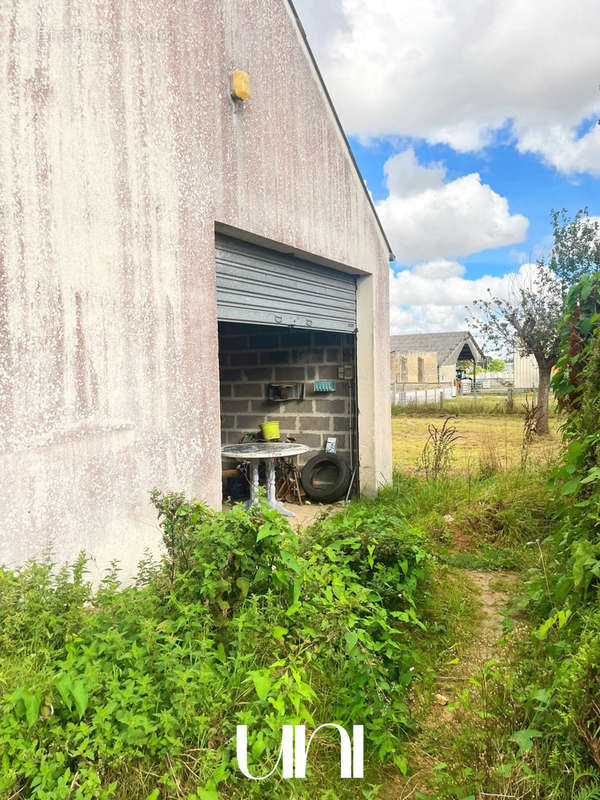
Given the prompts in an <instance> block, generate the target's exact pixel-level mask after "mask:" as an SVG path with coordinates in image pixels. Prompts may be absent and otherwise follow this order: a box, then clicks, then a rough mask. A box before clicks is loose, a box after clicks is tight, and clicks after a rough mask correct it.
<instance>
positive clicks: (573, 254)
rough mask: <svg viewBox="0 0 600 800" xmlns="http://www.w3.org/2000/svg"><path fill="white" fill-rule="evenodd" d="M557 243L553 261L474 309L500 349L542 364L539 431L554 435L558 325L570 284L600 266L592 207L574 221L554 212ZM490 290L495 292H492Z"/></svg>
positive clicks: (543, 263) (528, 272) (545, 261)
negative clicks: (552, 417) (551, 396)
mask: <svg viewBox="0 0 600 800" xmlns="http://www.w3.org/2000/svg"><path fill="white" fill-rule="evenodd" d="M551 220H552V234H553V245H552V250H551V253H550V256H549V258H548V259H539V260H538V261H537V263H536V264H535V265H531V267H530V268H529V269H528V270H526V271H525V274H521V275H519V276H518V277H515V280H514V282H513V285H512V286H511V290H510V292H509V293H508V296H507V297H506V298H503V297H498V296H496V295H493V294H492V293H491V291H490V292H489V298H487V299H485V300H476V301H475V302H474V305H475V311H474V312H473V311H471V320H472V322H473V324H474V326H475V327H476V328H477V329H478V330H479V331H480V333H481V334H482V335H483V336H484V337H485V338H486V339H487V341H488V343H489V344H490V346H491V347H493V348H495V349H506V348H508V349H509V350H512V349H513V348H516V349H517V350H518V351H519V352H520V354H521V355H523V356H528V355H532V356H533V357H534V358H535V360H536V363H537V365H538V370H539V389H538V402H537V407H536V424H535V431H536V433H538V434H543V433H548V402H549V393H550V378H551V376H552V368H553V366H554V365H555V364H556V361H557V359H558V355H559V344H560V340H559V334H558V328H559V323H560V320H561V318H562V314H563V310H564V300H565V296H566V293H567V291H568V290H569V287H570V286H571V285H572V284H573V283H574V282H575V281H576V280H578V279H579V278H580V277H581V275H582V274H584V273H585V272H589V271H593V270H595V269H598V268H600V226H599V223H598V221H597V220H596V219H593V218H591V217H589V215H588V211H587V209H584V210H582V211H578V212H577V214H576V215H575V217H574V218H573V219H570V218H569V217H568V215H567V211H566V210H565V209H563V210H562V211H553V212H552V213H551ZM488 291H489V290H488Z"/></svg>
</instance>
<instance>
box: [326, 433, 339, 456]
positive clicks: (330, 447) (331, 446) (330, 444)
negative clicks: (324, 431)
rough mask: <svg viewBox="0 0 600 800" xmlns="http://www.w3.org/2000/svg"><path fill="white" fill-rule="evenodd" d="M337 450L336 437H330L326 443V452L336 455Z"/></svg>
mask: <svg viewBox="0 0 600 800" xmlns="http://www.w3.org/2000/svg"><path fill="white" fill-rule="evenodd" d="M336 450H337V439H336V437H335V436H330V437H329V438H328V439H327V441H326V442H325V452H326V453H335V451H336Z"/></svg>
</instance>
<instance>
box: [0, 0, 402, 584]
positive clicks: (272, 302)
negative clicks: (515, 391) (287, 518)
mask: <svg viewBox="0 0 600 800" xmlns="http://www.w3.org/2000/svg"><path fill="white" fill-rule="evenodd" d="M0 59H1V60H2V75H3V78H2V81H1V82H0V107H1V108H2V114H0V145H1V148H0V504H1V506H2V514H1V515H0V562H3V563H5V564H9V565H15V564H20V563H22V562H24V561H25V560H26V559H27V558H29V557H35V556H39V555H40V554H41V553H42V551H43V550H44V548H45V547H47V546H48V545H52V546H53V547H54V550H55V555H56V558H57V560H59V561H62V560H63V559H65V558H72V557H73V556H74V555H75V554H76V553H77V552H78V551H79V550H80V549H84V550H86V551H87V552H88V553H90V554H92V555H93V556H94V558H95V562H96V564H97V566H98V567H99V568H101V567H103V566H105V565H106V564H107V563H108V561H109V560H110V559H112V558H118V559H119V560H120V561H121V562H122V564H123V566H124V568H125V570H126V571H128V570H131V569H132V567H133V565H134V564H135V563H136V562H137V559H138V558H139V557H140V556H141V555H142V553H143V551H144V549H145V548H147V547H149V548H150V549H151V550H154V551H156V550H157V548H158V545H159V540H160V537H159V529H158V527H157V524H156V519H155V513H154V509H153V508H152V507H151V505H150V503H149V500H148V493H149V491H150V490H151V489H152V488H153V487H158V488H160V489H164V490H181V491H183V492H185V493H186V494H187V495H188V496H195V497H197V498H199V499H202V500H203V501H205V502H207V503H209V504H210V505H212V506H214V507H215V508H218V507H220V505H221V455H220V446H221V442H222V441H231V440H232V439H233V438H234V437H236V436H238V434H240V435H241V434H242V433H243V431H245V430H248V429H252V428H255V427H256V425H257V424H258V422H259V421H260V420H261V419H265V418H268V419H271V418H272V415H273V414H275V417H279V418H281V420H282V422H283V423H284V432H287V431H294V433H295V434H296V436H297V438H298V439H299V440H300V441H302V437H304V438H305V439H306V441H307V443H309V444H310V445H311V446H313V447H319V446H320V445H321V444H322V443H323V441H324V439H325V438H326V437H327V435H331V434H332V433H335V434H337V435H338V436H339V437H340V440H341V443H342V448H341V449H342V451H344V452H345V453H347V455H348V458H351V457H353V458H355V459H356V461H357V462H359V466H360V487H361V490H362V491H363V492H365V493H373V492H375V490H376V488H377V486H378V484H379V483H380V482H382V481H385V480H387V479H389V478H390V475H391V453H390V438H391V435H390V417H389V402H388V387H389V315H388V261H389V258H390V256H391V253H390V248H389V245H388V242H387V240H386V237H385V234H384V232H383V230H382V228H381V225H380V224H379V221H378V219H377V216H376V213H375V211H374V208H373V205H372V203H371V200H370V198H369V195H368V192H367V191H366V188H365V185H364V183H363V180H362V178H361V176H360V174H359V172H358V169H357V167H356V164H355V162H354V159H353V157H352V154H351V152H350V149H349V147H348V143H347V141H346V139H345V136H344V134H343V132H342V129H341V127H340V123H339V121H338V118H337V116H336V113H335V111H334V109H333V107H332V104H331V101H330V98H329V96H328V94H327V91H326V88H325V86H324V85H323V82H322V80H321V76H320V74H319V72H318V69H317V67H316V64H315V62H314V59H313V58H312V55H311V53H310V50H309V48H308V45H307V42H306V40H305V37H304V35H303V31H302V28H301V26H300V24H299V21H298V19H297V17H296V15H295V12H294V9H293V7H292V5H291V3H289V2H287V0H223V1H222V2H219V3H199V2H191V3H172V2H166V0H156V2H153V3H131V4H123V3H120V2H117V0H100V2H97V3H81V2H79V0H56V2H54V3H52V4H48V5H47V6H45V7H44V12H43V14H40V12H39V4H36V3H33V2H31V0H8V4H7V6H6V7H5V10H4V14H3V16H2V19H1V21H0ZM234 73H236V74H235V75H234ZM241 73H246V75H247V76H249V83H250V96H249V97H247V96H246V94H247V93H246V88H247V87H246V85H245V82H246V75H244V74H241ZM232 86H233V88H234V89H235V90H236V91H237V93H238V97H234V96H232ZM244 96H246V98H245V99H242V98H244ZM320 381H328V382H329V384H323V383H319V382H320ZM281 382H292V383H293V382H298V383H303V384H304V394H303V396H302V398H301V399H298V400H294V401H288V402H287V403H285V404H284V403H283V402H281V403H277V402H275V401H274V400H273V399H269V398H271V395H270V392H271V391H272V388H270V387H272V385H274V384H280V383H281ZM315 382H317V383H316V385H315ZM334 384H335V385H334ZM323 386H325V388H326V389H327V388H328V389H329V391H326V392H320V391H319V389H322V388H323ZM290 403H291V404H290ZM294 403H295V404H296V405H293V404H294ZM357 408H360V415H358V414H357V411H356V410H357ZM352 454H354V455H352Z"/></svg>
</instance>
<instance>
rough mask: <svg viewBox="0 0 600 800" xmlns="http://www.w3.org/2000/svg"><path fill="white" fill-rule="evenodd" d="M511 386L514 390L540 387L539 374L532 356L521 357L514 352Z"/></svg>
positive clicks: (517, 352)
mask: <svg viewBox="0 0 600 800" xmlns="http://www.w3.org/2000/svg"><path fill="white" fill-rule="evenodd" d="M513 363H514V373H513V385H514V387H515V389H537V388H538V386H539V385H540V372H539V369H538V365H537V361H536V360H535V358H534V357H533V356H522V355H521V354H520V353H519V351H518V350H515V352H514V362H513Z"/></svg>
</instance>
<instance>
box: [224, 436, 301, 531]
mask: <svg viewBox="0 0 600 800" xmlns="http://www.w3.org/2000/svg"><path fill="white" fill-rule="evenodd" d="M309 450H310V447H307V446H306V445H305V444H296V443H295V442H247V443H246V444H228V445H225V447H222V448H221V453H222V454H223V455H224V456H225V457H226V458H233V459H235V460H236V461H249V462H250V499H249V500H248V502H247V503H246V508H250V506H252V505H253V504H254V503H255V502H256V490H257V489H258V465H259V462H261V461H264V462H265V466H266V469H267V502H268V503H269V505H270V506H272V507H273V508H275V509H277V511H279V513H280V514H283V515H284V516H286V517H295V516H296V515H295V514H294V512H293V511H290V510H289V508H286V507H285V506H284V505H283V503H280V502H279V500H277V498H276V497H275V460H276V459H278V458H288V457H289V456H299V455H300V454H301V453H307V452H308V451H309Z"/></svg>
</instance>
